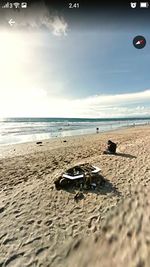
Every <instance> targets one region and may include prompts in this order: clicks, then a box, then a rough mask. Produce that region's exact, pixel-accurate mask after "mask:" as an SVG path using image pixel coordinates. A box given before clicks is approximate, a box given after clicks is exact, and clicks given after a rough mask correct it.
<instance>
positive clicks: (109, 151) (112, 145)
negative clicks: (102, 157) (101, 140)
mask: <svg viewBox="0 0 150 267" xmlns="http://www.w3.org/2000/svg"><path fill="white" fill-rule="evenodd" d="M116 148H117V144H115V143H114V142H112V141H111V140H108V142H107V148H106V150H105V151H104V154H115V153H116Z"/></svg>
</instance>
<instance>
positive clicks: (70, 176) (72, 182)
mask: <svg viewBox="0 0 150 267" xmlns="http://www.w3.org/2000/svg"><path fill="white" fill-rule="evenodd" d="M100 171H101V169H99V168H98V167H95V166H92V165H90V164H89V163H85V164H80V165H76V166H74V167H72V168H70V169H68V170H67V171H66V172H64V173H62V174H61V175H60V176H59V177H58V178H56V180H55V182H54V183H55V187H56V189H57V190H60V189H69V188H74V189H75V188H78V189H80V190H81V189H96V187H97V186H98V185H100V184H102V183H103V182H104V178H103V177H102V176H101V175H100V174H99V173H100Z"/></svg>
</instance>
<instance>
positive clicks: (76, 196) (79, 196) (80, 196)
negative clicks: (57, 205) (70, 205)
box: [74, 192, 84, 202]
mask: <svg viewBox="0 0 150 267" xmlns="http://www.w3.org/2000/svg"><path fill="white" fill-rule="evenodd" d="M82 199H84V195H83V193H82V192H78V193H77V194H76V195H75V196H74V200H75V201H76V202H78V201H79V200H82Z"/></svg>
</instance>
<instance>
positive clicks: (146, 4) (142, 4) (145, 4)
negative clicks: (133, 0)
mask: <svg viewBox="0 0 150 267" xmlns="http://www.w3.org/2000/svg"><path fill="white" fill-rule="evenodd" d="M140 7H141V8H148V7H149V3H148V2H141V3H140Z"/></svg>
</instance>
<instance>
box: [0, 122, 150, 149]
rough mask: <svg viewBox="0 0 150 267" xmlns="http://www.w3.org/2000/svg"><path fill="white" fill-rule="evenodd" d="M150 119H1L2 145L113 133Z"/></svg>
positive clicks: (0, 138) (0, 136) (0, 134)
mask: <svg viewBox="0 0 150 267" xmlns="http://www.w3.org/2000/svg"><path fill="white" fill-rule="evenodd" d="M149 123H150V118H122V119H80V118H6V119H0V145H8V144H16V143H24V142H30V141H38V140H43V139H49V138H54V137H55V138H56V137H65V136H74V135H82V134H93V133H96V128H99V132H105V131H111V130H115V129H118V128H120V127H127V126H133V125H143V124H149Z"/></svg>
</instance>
